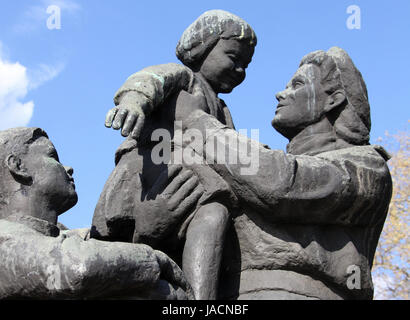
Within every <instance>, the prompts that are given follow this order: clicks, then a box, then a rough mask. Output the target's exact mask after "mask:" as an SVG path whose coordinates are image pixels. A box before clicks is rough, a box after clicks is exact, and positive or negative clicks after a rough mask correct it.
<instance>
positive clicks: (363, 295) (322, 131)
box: [135, 48, 392, 299]
mask: <svg viewBox="0 0 410 320" xmlns="http://www.w3.org/2000/svg"><path fill="white" fill-rule="evenodd" d="M178 98H179V99H177V102H176V109H177V111H176V112H177V113H178V109H182V110H185V112H190V113H189V115H188V116H186V117H185V118H184V119H182V120H183V128H186V129H197V130H199V131H201V132H202V136H206V137H207V139H206V142H205V143H204V146H202V148H197V150H202V151H203V152H204V154H200V155H201V157H204V158H206V159H207V161H208V162H209V163H210V165H209V167H212V168H213V169H214V170H215V172H217V173H218V174H219V175H220V177H223V180H224V181H225V182H226V183H228V184H229V188H231V189H230V191H233V193H234V195H235V197H236V199H237V201H238V206H237V207H238V208H239V209H240V210H238V211H237V212H236V215H234V216H233V219H234V225H233V227H232V228H230V230H229V231H228V235H227V239H226V241H227V243H226V244H225V250H224V258H223V269H222V274H221V279H222V280H221V281H220V285H219V290H218V291H219V292H218V297H219V298H223V299H227V298H233V299H236V298H238V299H371V298H372V295H373V285H372V280H371V273H370V270H371V266H372V261H373V256H374V252H375V249H376V246H377V241H378V238H379V235H380V232H381V230H382V228H383V223H384V220H385V218H386V214H387V210H388V206H389V202H390V198H391V191H392V190H391V189H392V182H391V177H390V173H389V170H388V167H387V165H386V161H387V160H388V159H389V156H388V154H387V153H386V152H385V151H384V149H383V148H382V147H380V146H370V145H369V132H370V108H369V103H368V98H367V90H366V85H365V83H364V81H363V79H362V76H361V74H360V72H359V71H358V70H357V68H356V67H355V66H354V64H353V62H352V61H351V59H350V57H349V56H348V55H347V53H346V52H344V51H343V50H342V49H340V48H332V49H330V50H329V51H328V52H324V51H317V52H313V53H311V54H308V55H307V56H305V57H304V58H303V59H302V62H301V64H300V67H299V69H298V71H297V72H296V74H295V76H294V77H293V78H292V79H291V81H290V82H289V84H288V86H287V88H286V90H284V91H282V92H280V93H278V95H277V99H278V101H279V104H278V107H277V110H276V114H275V117H274V119H273V121H272V124H273V126H274V128H275V129H276V130H278V131H279V132H280V133H281V134H283V135H284V136H285V137H287V138H288V139H289V144H288V146H287V152H288V153H284V152H283V151H279V150H270V149H268V148H266V146H265V145H262V144H259V143H258V142H255V141H252V140H250V139H248V138H246V137H244V136H241V135H239V134H238V133H237V132H236V131H234V130H233V129H232V128H229V127H228V126H227V125H226V124H224V123H222V122H221V121H219V120H218V119H217V118H216V117H214V116H212V114H209V113H207V112H204V110H206V103H207V102H206V99H205V96H204V95H203V94H202V93H201V92H200V91H197V92H193V93H192V94H190V93H186V92H182V93H181V94H180V95H179V97H178ZM190 101H191V102H190ZM187 106H190V107H191V110H189V108H188V107H187ZM195 109H198V110H195ZM148 120H149V118H148ZM209 132H211V133H212V132H213V133H214V136H210V135H209V134H207V133H209ZM212 140H216V141H217V142H218V143H219V145H223V146H224V148H227V149H228V150H229V152H232V153H234V154H235V153H237V151H238V150H237V146H238V145H239V143H245V144H248V145H252V146H253V147H251V148H248V150H249V149H250V150H256V152H255V151H253V152H254V156H255V157H256V158H257V159H258V163H259V170H258V173H257V174H255V175H242V174H241V169H242V168H241V166H242V165H241V164H240V163H238V164H237V163H234V164H232V163H222V164H218V163H216V164H213V163H215V161H213V160H215V159H214V158H215V154H213V153H212V152H211V153H209V152H208V149H207V148H206V146H205V145H206V143H207V142H210V141H212ZM235 140H236V141H237V142H238V143H232V141H235ZM226 141H230V142H231V143H230V144H227V143H226ZM135 174H137V172H135ZM164 179H166V178H164ZM162 183H163V184H164V185H166V183H165V182H164V181H163V182H162ZM221 185H222V184H221ZM157 199H158V198H155V199H152V204H153V208H154V209H153V210H152V211H150V214H151V215H154V216H155V215H158V216H163V214H162V213H161V210H158V211H157V210H156V209H155V208H158V206H156V203H158V200H157ZM174 217H175V216H174ZM180 219H182V216H181V217H180ZM150 221H151V222H154V220H150ZM168 221H169V219H168ZM174 223H175V221H174ZM158 225H159V226H161V225H162V224H161V223H159V222H158V223H157V226H158ZM149 228H150V230H155V223H154V225H152V224H151V225H150V227H149ZM352 276H354V280H353V281H351V280H350V278H351V277H352Z"/></svg>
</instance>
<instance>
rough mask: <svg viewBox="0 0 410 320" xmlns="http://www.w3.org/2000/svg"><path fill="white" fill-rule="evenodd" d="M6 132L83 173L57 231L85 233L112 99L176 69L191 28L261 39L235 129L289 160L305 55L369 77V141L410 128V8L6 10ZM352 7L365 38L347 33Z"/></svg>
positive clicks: (77, 5) (8, 4)
mask: <svg viewBox="0 0 410 320" xmlns="http://www.w3.org/2000/svg"><path fill="white" fill-rule="evenodd" d="M0 3H1V4H0V126H1V128H2V129H5V128H7V127H11V126H16V125H19V126H22V125H26V126H35V127H41V128H43V129H44V130H46V131H47V133H48V134H49V136H50V138H51V140H52V141H53V143H54V144H55V146H56V148H57V150H58V153H59V156H60V160H61V162H62V163H63V164H66V165H70V166H72V167H73V168H74V177H75V180H76V187H77V191H78V195H79V202H78V204H77V206H76V207H74V208H73V209H71V210H70V211H68V212H67V213H65V214H63V215H62V216H61V217H60V221H61V222H62V223H64V224H66V225H67V226H68V227H70V228H77V227H88V226H89V225H90V223H91V219H92V215H93V211H94V207H95V205H96V203H97V201H98V198H99V194H100V192H101V190H102V188H103V185H104V183H105V181H106V179H107V178H108V175H109V174H110V172H111V171H112V169H113V167H114V152H115V150H116V148H117V147H118V145H119V144H120V143H121V141H122V140H123V138H122V137H121V135H120V134H119V132H118V131H114V130H112V129H106V128H105V127H104V118H105V114H106V112H107V111H108V110H109V109H110V108H111V107H113V102H112V98H113V95H114V93H115V91H116V90H117V89H118V88H119V87H120V86H121V84H122V83H123V82H124V80H125V79H126V78H127V77H128V76H129V75H131V74H132V73H134V72H136V71H138V70H140V69H142V68H144V67H146V66H149V65H155V64H161V63H167V62H178V60H177V58H176V56H175V46H176V44H177V42H178V40H179V37H180V36H181V34H182V32H183V31H184V30H185V28H186V27H187V26H188V25H189V24H191V23H192V22H193V21H194V20H195V19H196V18H197V17H198V16H199V15H200V14H201V13H203V12H204V11H206V10H210V9H224V10H227V11H231V12H232V13H235V14H237V15H239V16H240V17H242V18H243V19H245V20H246V21H247V22H248V23H249V24H250V25H251V26H252V27H253V28H254V30H255V32H256V34H257V36H258V45H257V48H256V51H255V55H254V58H253V62H252V63H251V64H250V66H249V68H248V71H247V78H246V80H245V82H244V83H243V84H242V85H241V86H240V87H238V88H236V89H235V90H234V91H233V92H232V93H231V94H229V95H223V96H221V97H222V98H223V99H224V100H225V102H226V103H227V105H228V106H229V107H230V109H231V112H232V115H233V118H234V121H235V125H236V127H237V128H238V129H248V131H249V130H250V129H256V128H257V129H259V130H260V141H261V142H263V143H266V144H268V145H270V147H271V148H275V149H284V148H285V145H286V143H287V140H286V139H284V138H283V137H281V136H280V135H279V134H278V133H277V132H276V131H274V129H273V128H272V127H271V125H270V121H271V119H272V118H273V116H274V112H275V108H276V100H275V93H276V92H278V91H280V90H282V89H283V88H284V87H285V85H286V83H287V81H288V80H289V79H290V78H291V76H292V75H293V73H294V72H295V71H296V69H297V67H298V64H299V61H300V59H301V58H302V57H303V56H304V55H305V54H307V53H309V52H311V51H313V50H318V49H324V50H327V49H329V48H330V47H332V46H339V47H341V48H343V49H345V50H346V51H347V52H348V53H349V54H350V56H351V57H352V59H353V61H354V62H355V64H356V66H357V67H358V68H359V70H360V71H361V72H362V74H363V77H364V80H365V82H366V83H367V87H368V91H369V99H370V106H371V112H372V134H371V141H372V142H373V143H376V142H377V138H378V137H381V136H383V135H384V133H385V131H386V130H388V131H389V132H395V131H397V130H403V129H405V128H406V125H407V121H408V120H409V119H410V116H409V106H408V101H410V81H409V75H410V72H409V71H410V70H409V69H410V67H409V63H408V60H409V58H410V41H409V31H410V1H408V0H402V1H399V0H396V1H389V2H388V1H371V0H367V1H364V0H362V1H359V0H349V1H345V0H338V1H325V0H311V1H300V0H287V1H258V0H255V1H239V0H235V1H213V0H207V1H159V0H157V1H128V0H118V1H108V0H105V1H102V0H99V1H97V0H87V1H79V0H77V1H74V0H59V1H57V0H56V1H53V0H44V1H42V0H39V1H26V0H19V1H5V0H2V1H1V2H0ZM50 5H57V6H59V7H60V8H61V29H58V30H49V29H48V28H47V19H48V18H49V16H50V14H48V13H47V12H46V10H47V8H48V7H49V6H50ZM350 5H357V6H359V8H360V9H361V28H360V29H359V30H357V29H355V30H350V29H348V28H347V26H346V20H347V19H348V17H349V14H348V13H347V12H346V10H347V8H348V7H349V6H350Z"/></svg>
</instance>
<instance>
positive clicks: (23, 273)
mask: <svg viewBox="0 0 410 320" xmlns="http://www.w3.org/2000/svg"><path fill="white" fill-rule="evenodd" d="M72 174H73V169H72V168H71V167H65V166H63V165H61V163H60V162H59V159H58V155H57V152H56V150H55V148H54V146H53V144H52V143H51V142H50V140H49V139H48V136H47V134H46V133H45V132H44V131H43V130H41V129H39V128H15V129H9V130H5V131H0V256H1V259H0V299H90V298H116V297H128V298H137V299H186V298H190V297H192V294H191V289H190V287H189V285H188V284H187V282H186V280H185V278H184V276H183V274H182V271H181V270H180V269H179V267H178V266H177V265H176V264H175V262H173V261H172V260H171V259H169V258H168V257H167V256H166V255H165V254H164V253H162V252H160V251H155V250H153V249H152V248H151V247H149V246H146V245H143V244H130V243H119V242H103V241H98V240H94V239H88V237H87V230H67V231H60V229H59V228H58V227H57V217H58V215H60V214H62V213H63V212H65V211H67V210H68V209H70V208H71V207H73V206H74V205H75V204H76V202H77V194H76V191H75V186H74V179H73V178H72Z"/></svg>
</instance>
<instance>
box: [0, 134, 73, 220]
mask: <svg viewBox="0 0 410 320" xmlns="http://www.w3.org/2000/svg"><path fill="white" fill-rule="evenodd" d="M72 173H73V169H72V168H70V167H64V166H63V165H62V164H61V163H60V162H59V159H58V155H57V152H56V150H55V148H54V146H53V144H52V143H51V141H50V140H49V139H48V136H47V134H46V133H45V132H44V131H43V130H41V129H39V128H14V129H9V130H5V131H0V218H5V217H7V216H8V215H10V214H13V213H15V212H16V211H25V212H20V213H24V214H27V215H32V216H35V217H37V218H40V219H44V220H54V219H55V220H56V219H57V217H56V216H57V215H59V214H61V213H63V212H65V211H67V210H68V209H70V208H72V207H73V206H74V205H75V204H76V203H77V193H76V191H75V186H74V180H73V178H72V176H71V175H72ZM50 212H51V213H52V215H55V217H51V218H50V216H49V215H48V214H49V213H50ZM50 222H55V221H50Z"/></svg>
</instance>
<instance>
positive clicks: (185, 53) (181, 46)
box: [176, 10, 257, 69]
mask: <svg viewBox="0 0 410 320" xmlns="http://www.w3.org/2000/svg"><path fill="white" fill-rule="evenodd" d="M221 39H225V40H228V39H235V40H239V41H241V42H242V41H243V42H245V43H247V44H248V45H249V47H251V48H252V49H253V48H254V47H255V46H256V42H257V39H256V35H255V32H254V31H253V29H252V28H251V27H250V25H249V24H248V23H247V22H246V21H244V20H243V19H241V18H239V17H238V16H236V15H234V14H232V13H229V12H227V11H223V10H211V11H207V12H205V13H203V14H202V15H201V16H200V17H199V18H198V19H196V20H195V21H194V22H193V23H192V24H191V25H190V26H189V27H188V28H187V29H186V30H185V31H184V33H183V34H182V37H181V39H180V40H179V42H178V45H177V48H176V54H177V57H178V59H179V60H181V62H182V63H183V64H184V65H186V66H188V67H190V68H192V69H195V68H198V67H199V66H200V64H201V63H202V62H203V60H204V59H205V57H206V56H207V55H208V53H209V52H210V51H211V50H212V49H213V48H214V47H215V45H216V44H217V43H218V41H219V40H221Z"/></svg>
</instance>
